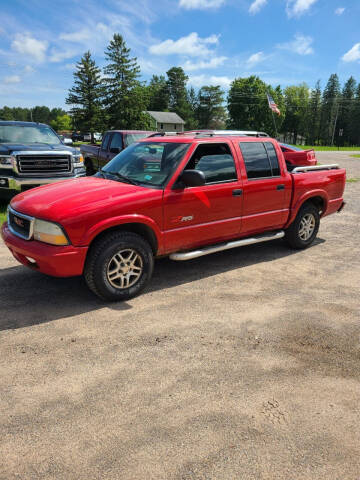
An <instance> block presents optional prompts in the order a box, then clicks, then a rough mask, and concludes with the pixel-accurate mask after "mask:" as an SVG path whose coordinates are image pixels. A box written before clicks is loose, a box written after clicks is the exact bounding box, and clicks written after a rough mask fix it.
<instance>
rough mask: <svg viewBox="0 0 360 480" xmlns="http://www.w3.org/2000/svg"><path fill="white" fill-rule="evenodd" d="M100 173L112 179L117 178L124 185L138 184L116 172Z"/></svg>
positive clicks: (104, 171) (103, 171) (102, 171)
mask: <svg viewBox="0 0 360 480" xmlns="http://www.w3.org/2000/svg"><path fill="white" fill-rule="evenodd" d="M100 172H101V173H103V174H105V175H106V174H108V175H113V176H114V177H117V178H118V179H119V180H120V181H122V182H125V183H130V184H131V185H139V182H136V181H135V180H132V179H131V178H129V177H126V176H125V175H121V173H118V172H107V171H106V170H100Z"/></svg>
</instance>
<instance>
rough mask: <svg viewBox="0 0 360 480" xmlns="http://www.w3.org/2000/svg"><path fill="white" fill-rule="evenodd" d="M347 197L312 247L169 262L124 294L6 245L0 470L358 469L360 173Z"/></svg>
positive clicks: (352, 172) (169, 473) (2, 255)
mask: <svg viewBox="0 0 360 480" xmlns="http://www.w3.org/2000/svg"><path fill="white" fill-rule="evenodd" d="M318 157H319V161H320V162H321V163H334V162H339V163H340V164H341V165H342V166H345V167H346V168H347V169H348V177H350V178H355V179H356V178H358V179H360V159H355V158H352V159H351V158H349V156H348V154H347V153H339V154H337V153H328V152H327V153H325V152H324V153H322V152H320V153H319V154H318ZM346 201H347V206H346V208H345V210H344V211H343V212H342V213H341V214H336V215H332V216H331V217H329V218H326V219H324V220H323V221H322V223H321V227H320V232H319V236H318V240H317V241H316V243H315V244H314V245H313V246H312V247H311V248H309V249H308V250H306V251H300V252H294V251H292V250H289V249H288V248H287V247H286V245H285V244H284V243H283V242H282V241H276V242H272V243H268V244H263V245H261V244H259V245H253V246H250V247H246V248H240V249H237V250H232V251H227V252H224V253H218V254H215V255H212V256H209V257H203V258H199V259H197V260H194V261H191V262H188V263H186V262H185V263H174V262H171V261H170V260H167V259H165V260H161V261H158V262H157V264H156V269H155V275H154V278H153V281H152V285H151V287H150V289H149V290H148V291H147V292H146V293H145V294H143V295H142V296H140V297H138V298H136V299H134V300H131V301H129V302H126V303H123V304H105V303H101V302H100V301H98V300H97V299H96V298H95V297H93V295H92V294H91V293H89V292H88V290H87V288H86V286H85V285H84V282H83V281H82V280H81V279H77V278H75V279H60V280H59V279H53V278H48V277H45V276H42V275H40V274H37V273H34V272H32V271H29V270H27V269H26V268H25V267H22V266H20V265H18V264H17V263H16V261H15V260H13V259H12V258H11V257H10V255H9V253H8V251H7V250H6V248H5V247H4V245H3V244H1V245H0V308H1V310H0V312H1V313H0V479H1V480H13V479H18V480H32V479H36V480H39V479H46V480H48V479H56V480H95V479H104V480H113V479H114V480H115V479H116V480H130V479H131V480H152V479H154V480H155V479H156V480H160V479H170V480H190V479H194V480H205V479H206V480H215V479H219V480H247V479H254V480H262V479H264V480H268V479H274V480H275V479H276V480H300V479H301V480H309V479H314V480H319V479H321V480H327V479H328V480H358V479H359V478H360V429H359V425H360V382H359V380H360V361H359V360H360V321H359V320H360V315H359V313H360V312H359V303H360V299H359V297H360V295H359V293H360V251H359V233H360V228H359V224H360V181H359V182H351V183H347V186H346Z"/></svg>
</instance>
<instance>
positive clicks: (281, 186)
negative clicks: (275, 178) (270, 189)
mask: <svg viewBox="0 0 360 480" xmlns="http://www.w3.org/2000/svg"><path fill="white" fill-rule="evenodd" d="M276 190H285V185H284V184H283V183H282V184H281V185H277V186H276Z"/></svg>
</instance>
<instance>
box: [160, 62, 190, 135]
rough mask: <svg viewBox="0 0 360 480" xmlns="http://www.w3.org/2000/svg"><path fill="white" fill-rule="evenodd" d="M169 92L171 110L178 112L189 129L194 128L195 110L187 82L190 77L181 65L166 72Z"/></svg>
mask: <svg viewBox="0 0 360 480" xmlns="http://www.w3.org/2000/svg"><path fill="white" fill-rule="evenodd" d="M166 75H167V77H168V79H167V86H168V92H169V110H170V111H171V112H176V113H177V114H178V115H179V116H180V117H181V118H182V119H183V120H184V121H185V124H186V127H187V128H188V129H191V128H194V122H195V118H194V112H193V110H192V107H191V105H190V103H189V99H188V92H187V90H186V84H187V81H188V79H189V77H188V76H187V75H186V74H185V72H184V70H183V69H182V68H181V67H173V68H170V70H168V71H167V72H166Z"/></svg>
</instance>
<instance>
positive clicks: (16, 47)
mask: <svg viewBox="0 0 360 480" xmlns="http://www.w3.org/2000/svg"><path fill="white" fill-rule="evenodd" d="M0 9H1V23H0V106H3V105H8V106H24V107H31V106H35V105H48V106H49V107H64V106H65V97H66V95H67V90H68V89H69V87H71V85H72V81H73V77H72V73H73V70H74V65H75V64H76V62H77V61H78V60H79V59H80V57H81V55H82V54H83V53H84V52H85V51H86V50H90V51H91V52H92V54H93V55H94V58H95V59H96V61H97V63H98V64H99V66H103V65H104V49H105V47H106V45H107V44H108V42H109V40H110V38H111V37H112V36H113V34H114V32H117V33H121V34H122V35H123V37H124V38H125V41H126V42H127V44H128V46H129V47H130V48H131V52H132V54H133V55H134V56H136V57H137V58H138V62H139V64H140V66H141V71H142V79H143V80H148V79H149V78H150V77H151V76H152V74H164V73H165V72H166V70H168V69H169V68H171V67H172V66H182V67H183V68H184V70H185V71H186V73H187V75H188V76H189V78H190V80H189V84H191V85H193V86H194V87H195V88H198V87H200V86H201V85H204V84H206V85H209V84H214V85H216V84H220V85H221V86H222V87H224V88H225V89H226V88H228V86H229V84H230V82H231V81H232V80H233V79H234V78H235V77H243V76H248V75H251V74H256V75H259V76H260V77H261V78H262V79H263V80H264V81H266V82H267V83H270V84H272V85H274V86H276V85H278V84H280V85H281V86H282V87H285V86H286V85H290V84H299V83H301V82H307V83H308V84H309V86H310V87H312V86H314V84H315V82H316V81H317V80H318V79H321V81H322V86H324V85H325V83H326V81H327V79H328V77H329V75H330V74H331V73H335V72H336V73H338V74H339V77H340V80H341V82H344V81H345V80H346V79H347V78H348V77H349V76H350V75H353V76H354V77H355V78H356V79H357V81H358V82H359V81H360V26H359V19H360V1H359V0H156V1H151V0H133V1H132V2H131V1H129V0H127V1H123V0H102V1H101V2H99V1H98V2H95V1H92V0H90V1H87V0H81V1H80V0H63V1H57V0H52V1H49V0H46V1H45V0H12V1H9V0H0Z"/></svg>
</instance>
